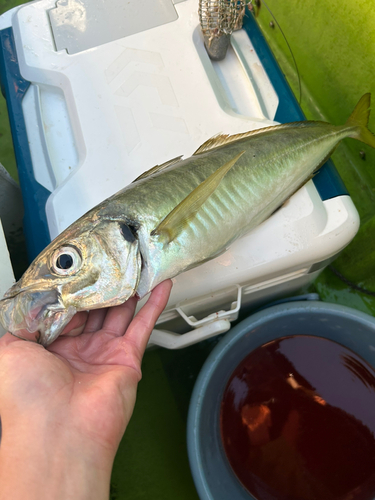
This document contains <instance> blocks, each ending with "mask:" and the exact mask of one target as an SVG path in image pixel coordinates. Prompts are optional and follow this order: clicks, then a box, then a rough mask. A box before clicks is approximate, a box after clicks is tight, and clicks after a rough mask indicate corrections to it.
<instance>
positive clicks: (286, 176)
mask: <svg viewBox="0 0 375 500" xmlns="http://www.w3.org/2000/svg"><path fill="white" fill-rule="evenodd" d="M369 107H370V95H369V94H365V95H364V96H363V97H362V98H361V99H360V101H359V102H358V104H357V106H356V108H355V109H354V111H353V113H352V115H351V116H350V118H349V120H348V121H347V123H346V124H345V125H343V126H339V127H336V126H334V125H330V124H328V123H324V122H300V123H292V124H285V125H279V126H275V127H268V128H266V129H260V130H257V131H251V132H247V133H243V134H237V135H234V136H226V135H219V136H217V137H214V138H212V139H210V140H208V141H207V142H206V143H204V144H203V145H202V146H201V147H200V148H199V149H198V150H197V151H196V152H195V154H194V155H193V156H192V157H190V158H187V159H184V160H181V159H180V158H176V159H174V160H170V161H168V162H166V163H165V164H163V165H158V166H156V167H154V168H152V169H151V170H150V171H148V172H145V173H144V174H142V175H141V176H140V178H138V179H136V180H135V181H134V182H133V183H132V184H130V185H129V186H127V187H126V188H125V189H123V190H122V191H120V192H119V193H117V194H116V195H114V196H112V197H111V198H109V199H108V200H105V201H104V202H103V203H101V204H100V205H98V206H97V207H95V208H94V209H92V210H90V212H88V213H87V214H85V215H84V216H83V217H81V219H79V220H78V221H76V222H75V223H74V224H72V225H71V226H70V227H69V228H68V229H66V230H65V231H64V232H63V233H61V234H60V235H59V236H58V237H57V238H56V239H55V240H54V241H53V242H52V243H51V244H50V245H49V246H48V247H47V248H46V249H45V250H43V252H42V253H41V254H40V255H39V256H38V257H37V258H36V259H35V261H34V262H33V263H32V264H31V266H30V267H29V269H28V270H27V271H26V273H25V274H24V276H23V277H22V278H21V280H20V281H19V282H18V283H16V284H15V285H14V286H13V287H12V288H11V289H10V290H9V291H8V292H7V293H6V294H5V297H4V299H3V300H1V301H0V319H1V322H2V323H3V325H4V326H5V328H7V329H8V330H9V331H10V332H12V333H14V334H16V335H19V336H21V337H23V338H29V337H28V335H27V332H30V333H31V334H34V336H35V338H37V339H38V341H40V342H41V343H43V344H44V345H48V344H50V343H51V342H53V340H54V339H55V338H56V337H57V336H58V335H59V334H60V333H61V331H62V330H63V329H64V327H65V325H66V324H67V322H68V321H69V320H70V319H71V318H72V315H73V314H74V313H75V312H77V311H79V310H90V309H96V308H99V307H108V306H113V305H117V304H121V303H122V302H124V301H126V300H127V299H129V298H130V297H132V296H133V295H135V294H138V295H139V296H140V297H143V296H144V295H146V294H147V293H148V292H150V291H151V290H152V289H153V288H154V287H155V286H156V285H157V284H158V283H160V282H161V281H163V280H165V279H167V278H172V277H174V276H177V275H178V274H180V273H181V272H183V271H186V270H188V269H191V268H193V267H195V266H198V265H200V264H202V263H203V262H205V261H207V260H210V259H212V258H214V257H216V256H218V255H220V254H221V253H222V252H224V251H225V250H226V249H227V248H228V246H230V244H231V243H232V242H233V241H235V240H236V239H237V238H240V237H241V236H242V235H244V234H245V233H247V232H249V231H250V230H251V229H253V228H254V227H255V226H257V225H258V224H260V223H261V222H263V221H264V220H265V219H267V218H268V217H269V216H271V215H272V213H273V212H274V211H275V210H276V209H277V208H278V207H280V205H282V204H283V203H284V201H285V200H287V199H288V198H289V197H290V196H291V195H292V194H293V193H294V192H295V191H296V190H297V189H298V188H299V187H301V186H302V185H303V184H304V183H305V182H306V181H307V180H308V179H309V178H310V177H311V176H312V175H313V173H314V172H315V170H316V169H317V168H318V167H319V166H320V165H321V164H322V163H324V162H325V160H326V159H328V156H329V155H330V154H331V153H332V151H333V150H334V149H335V147H336V146H337V144H338V143H339V142H340V141H341V139H343V138H345V137H352V138H355V139H358V140H360V141H363V142H365V143H366V144H368V145H370V146H372V147H375V137H374V136H373V135H372V133H371V132H370V131H369V130H368V128H367V123H368V118H369ZM60 259H62V260H60ZM61 262H67V263H69V265H67V266H64V268H62V266H61ZM25 332H26V333H25Z"/></svg>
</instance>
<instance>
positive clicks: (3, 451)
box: [0, 419, 113, 500]
mask: <svg viewBox="0 0 375 500" xmlns="http://www.w3.org/2000/svg"><path fill="white" fill-rule="evenodd" d="M4 424H6V423H5V422H4ZM68 425H69V423H67V426H66V427H65V428H61V427H60V428H59V426H57V427H56V426H53V425H51V426H50V428H49V429H47V428H46V427H45V426H43V427H44V428H43V427H42V425H39V424H35V425H33V424H32V422H30V420H29V419H25V421H23V422H22V421H19V420H18V421H17V422H13V423H10V424H9V426H8V425H3V435H2V440H1V444H0V500H5V499H7V500H8V499H9V498H11V499H12V500H21V499H22V500H24V499H25V498H27V499H28V500H47V499H48V500H50V499H51V498H53V499H54V500H70V499H72V500H86V499H87V500H108V498H109V484H110V476H111V468H112V461H113V459H112V456H108V454H107V453H105V452H103V453H102V454H101V452H100V450H95V449H94V444H93V443H89V442H87V441H86V440H84V439H83V438H82V436H76V435H73V434H71V430H70V429H68Z"/></svg>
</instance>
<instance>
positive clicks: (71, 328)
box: [61, 311, 88, 337]
mask: <svg viewBox="0 0 375 500" xmlns="http://www.w3.org/2000/svg"><path fill="white" fill-rule="evenodd" d="M87 318H88V313H87V312H86V311H81V312H79V313H77V314H75V315H74V316H73V318H72V319H71V320H70V321H69V323H68V324H67V325H66V327H65V328H64V330H63V331H62V333H61V335H64V337H77V335H81V333H82V332H83V330H84V329H85V326H86V322H87Z"/></svg>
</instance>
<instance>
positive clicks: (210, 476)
mask: <svg viewBox="0 0 375 500" xmlns="http://www.w3.org/2000/svg"><path fill="white" fill-rule="evenodd" d="M290 335H314V336H317V337H323V338H326V339H330V340H333V341H335V342H338V343H340V344H342V345H343V346H345V347H347V348H349V349H351V350H352V351H354V352H355V353H357V354H358V355H359V356H361V357H362V358H363V359H364V360H365V361H367V362H368V363H369V364H370V365H371V366H373V367H375V318H373V317H371V316H368V315H367V314H364V313H361V312H359V311H355V310H353V309H350V308H348V307H344V306H339V305H334V304H327V303H323V302H292V303H287V304H282V305H277V306H273V307H270V308H268V309H265V310H263V311H261V312H258V313H256V314H254V315H252V316H250V317H249V318H247V319H246V320H244V321H242V322H241V323H240V324H238V325H237V326H236V327H234V328H233V329H232V330H231V331H230V332H229V333H228V334H227V335H226V336H225V337H224V338H223V339H222V340H221V341H220V342H219V343H218V345H217V346H216V347H215V348H214V350H213V351H212V352H211V354H210V356H209V357H208V358H207V360H206V362H205V364H204V366H203V368H202V370H201V372H200V374H199V377H198V379H197V382H196V385H195V388H194V391H193V394H192V398H191V402H190V409H189V416H188V430H187V440H188V453H189V461H190V467H191V471H192V474H193V478H194V482H195V485H196V488H197V491H198V494H199V496H200V498H201V500H229V499H230V500H242V499H243V500H249V499H253V498H254V497H253V496H252V495H250V494H249V493H248V492H247V490H245V488H244V487H243V486H242V485H241V483H240V482H239V481H238V479H237V478H236V476H235V475H234V473H233V472H232V469H231V467H230V465H229V463H228V461H227V458H226V456H225V453H224V449H223V446H222V442H221V436H220V424H219V414H220V405H221V400H222V396H223V392H224V389H225V387H226V384H227V382H228V380H229V378H230V376H231V374H232V372H233V371H234V369H235V368H236V367H237V365H238V364H239V363H240V361H242V359H243V358H245V357H246V356H247V355H248V354H249V353H250V352H251V351H253V350H254V349H256V348H257V347H260V346H261V345H262V344H264V343H266V342H270V341H272V340H275V339H278V338H280V337H285V336H290Z"/></svg>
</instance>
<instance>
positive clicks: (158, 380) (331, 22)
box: [0, 0, 375, 500]
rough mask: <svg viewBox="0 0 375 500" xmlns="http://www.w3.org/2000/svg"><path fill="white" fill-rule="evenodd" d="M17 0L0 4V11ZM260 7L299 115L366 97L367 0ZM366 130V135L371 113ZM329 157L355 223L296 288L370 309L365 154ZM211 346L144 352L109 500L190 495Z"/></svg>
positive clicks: (6, 150)
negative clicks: (195, 396)
mask: <svg viewBox="0 0 375 500" xmlns="http://www.w3.org/2000/svg"><path fill="white" fill-rule="evenodd" d="M20 3H23V2H19V1H17V0H0V9H1V13H2V12H5V11H7V10H9V9H10V8H12V7H14V6H16V5H18V4H20ZM197 3H198V2H197ZM267 5H268V6H269V8H270V9H271V10H272V12H273V15H274V17H275V18H276V20H277V23H276V22H275V20H274V18H273V17H272V15H271V14H270V12H269V11H268V10H267V8H266V6H265V5H264V4H263V3H262V4H261V7H260V9H259V11H258V16H257V19H258V22H259V24H260V26H261V28H262V30H263V33H264V35H265V37H266V39H267V41H268V43H269V45H270V47H271V49H272V50H273V52H274V54H275V56H276V59H277V60H278V61H279V64H280V66H281V68H282V71H283V72H284V74H285V75H286V78H287V80H288V81H289V83H290V85H291V87H292V89H293V91H294V93H295V95H296V96H298V95H299V85H298V77H297V72H296V68H295V65H294V62H293V59H292V57H291V54H290V51H289V48H288V46H287V44H286V42H285V39H284V37H283V35H282V33H281V31H280V28H279V26H281V28H282V30H283V32H284V34H285V36H286V38H287V40H288V43H289V45H290V47H291V49H292V51H293V54H294V57H295V60H296V63H297V66H298V70H299V75H300V79H301V88H302V100H301V107H302V109H303V111H304V113H305V114H306V116H307V118H308V119H313V120H317V119H318V120H321V119H323V120H327V121H330V122H332V123H335V124H341V123H344V122H345V121H346V119H347V118H348V117H349V115H350V114H351V112H352V110H353V108H354V106H355V104H356V103H357V101H358V99H359V98H360V97H361V96H362V95H363V94H364V93H366V92H372V94H373V96H374V99H375V79H374V78H373V67H374V58H375V55H374V51H373V47H374V44H375V16H374V14H373V4H372V2H370V0H361V1H359V2H356V3H353V2H349V1H348V0H340V1H339V0H331V2H328V3H327V2H315V1H313V0H305V1H304V2H300V1H298V0H291V1H290V2H288V3H285V2H278V1H277V0H268V2H267ZM257 10H258V9H257ZM369 127H370V129H372V130H373V131H375V111H374V112H373V115H372V116H371V118H370V125H369ZM0 152H1V157H0V161H1V163H2V164H3V165H4V166H5V168H6V169H7V170H8V171H9V172H10V174H11V175H12V176H13V177H14V179H17V171H16V164H15V159H14V153H13V146H12V140H11V135H10V130H9V123H8V116H7V110H6V103H5V101H4V99H0ZM333 160H334V163H335V165H336V167H337V169H338V171H339V173H340V175H341V177H342V179H343V180H344V182H345V184H346V187H347V188H348V190H349V192H350V194H351V196H352V199H353V201H354V203H355V205H356V207H357V209H358V211H359V213H360V217H361V227H360V230H359V233H358V235H357V236H356V238H355V239H354V241H353V242H352V243H351V244H350V245H349V246H348V247H347V249H345V250H344V251H343V252H342V254H341V255H340V257H339V258H338V259H336V261H335V262H334V263H333V264H332V266H333V269H332V268H327V269H326V270H325V271H324V272H323V273H322V274H321V275H320V277H319V278H318V279H317V280H316V281H315V282H314V284H313V285H311V286H310V287H309V288H308V289H304V290H301V293H306V292H307V291H308V292H317V293H319V294H320V297H321V299H322V300H324V301H327V302H333V303H337V304H342V305H346V306H350V307H353V308H355V309H358V310H360V311H363V312H366V313H368V314H371V315H375V238H374V233H375V151H374V150H371V148H368V147H367V146H365V145H364V144H363V145H362V144H361V143H358V142H356V141H352V140H347V141H345V143H344V144H342V145H340V147H339V148H338V149H337V151H336V152H335V154H334V156H333ZM23 264H24V267H26V265H27V263H26V262H24V263H23ZM18 265H19V264H18ZM21 268H22V264H21ZM21 270H22V269H21ZM335 271H338V273H340V274H341V275H342V276H343V277H344V279H342V278H339V277H338V276H337V273H335ZM17 274H18V273H17ZM361 290H362V291H361ZM217 342H218V339H211V340H209V341H205V342H202V343H201V344H198V345H195V346H192V347H189V348H186V349H183V350H181V351H167V350H163V349H154V350H150V351H149V352H147V353H146V355H145V358H144V362H143V379H142V381H141V382H140V384H139V390H138V398H137V404H136V407H135V411H134V415H133V418H132V420H131V422H130V424H129V427H128V430H127V432H126V434H125V436H124V438H123V441H122V443H121V446H120V448H119V451H118V453H117V457H116V461H115V465H114V470H113V475H112V487H111V500H114V499H116V500H122V499H124V500H125V499H132V500H141V499H151V498H152V499H155V500H158V499H160V500H172V499H173V500H175V499H176V498H177V499H179V500H185V499H186V500H195V499H197V498H198V496H197V493H196V491H195V487H194V484H193V481H192V478H191V474H190V469H189V464H188V458H187V450H186V419H187V412H188V406H189V399H190V395H191V391H192V389H193V386H194V382H195V379H196V377H197V375H198V373H199V370H200V368H201V366H202V365H203V363H204V361H205V359H206V357H207V355H208V354H209V352H210V351H211V349H212V348H213V346H214V345H216V343H217Z"/></svg>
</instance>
